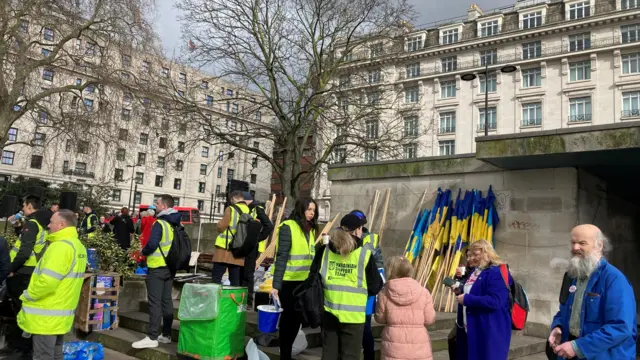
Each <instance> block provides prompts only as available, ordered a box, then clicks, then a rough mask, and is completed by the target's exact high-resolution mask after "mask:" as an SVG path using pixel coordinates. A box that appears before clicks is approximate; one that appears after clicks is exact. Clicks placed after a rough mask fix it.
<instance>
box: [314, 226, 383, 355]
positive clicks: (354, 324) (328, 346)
mask: <svg viewBox="0 0 640 360" xmlns="http://www.w3.org/2000/svg"><path fill="white" fill-rule="evenodd" d="M362 234H363V227H362V219H360V218H359V217H358V216H357V215H355V214H347V215H345V216H344V217H343V218H342V219H341V220H340V227H339V228H337V229H335V230H333V231H332V233H331V240H330V242H329V244H327V245H324V246H321V247H320V248H318V250H317V251H316V255H315V258H314V267H315V266H318V264H320V265H319V267H320V271H319V273H320V276H321V277H322V283H323V287H324V314H323V318H322V360H333V359H359V358H360V349H361V345H362V337H363V333H364V324H365V320H366V315H365V312H366V305H367V297H368V296H375V295H377V294H378V292H379V291H380V289H382V279H381V278H380V274H379V273H378V268H377V266H376V264H375V261H374V260H373V257H372V253H373V247H372V246H371V245H369V244H363V241H362ZM312 271H314V269H312ZM363 275H364V276H363Z"/></svg>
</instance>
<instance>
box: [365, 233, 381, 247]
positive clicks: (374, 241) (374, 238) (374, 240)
mask: <svg viewBox="0 0 640 360" xmlns="http://www.w3.org/2000/svg"><path fill="white" fill-rule="evenodd" d="M366 244H371V246H372V247H373V248H374V249H377V248H378V234H372V233H368V234H367V235H365V237H364V238H363V239H362V245H366Z"/></svg>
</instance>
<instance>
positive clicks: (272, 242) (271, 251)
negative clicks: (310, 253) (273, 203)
mask: <svg viewBox="0 0 640 360" xmlns="http://www.w3.org/2000/svg"><path fill="white" fill-rule="evenodd" d="M286 205H287V198H286V197H285V198H284V200H283V201H282V205H281V207H280V211H278V218H277V219H276V223H275V227H274V228H273V232H272V233H271V237H270V238H269V242H268V244H269V246H268V247H267V248H266V249H265V250H264V252H263V253H262V254H261V255H260V257H258V259H257V260H256V269H257V267H258V266H260V264H262V262H263V261H264V259H266V258H267V257H273V256H274V255H275V250H276V243H277V241H276V239H277V236H278V228H279V227H280V221H281V220H282V215H284V208H285V206H286Z"/></svg>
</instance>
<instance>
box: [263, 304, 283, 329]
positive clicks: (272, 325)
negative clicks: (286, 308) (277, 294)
mask: <svg viewBox="0 0 640 360" xmlns="http://www.w3.org/2000/svg"><path fill="white" fill-rule="evenodd" d="M280 313H282V308H276V307H275V306H273V305H260V306H258V331H260V332H262V333H265V334H270V333H274V332H276V331H278V321H280Z"/></svg>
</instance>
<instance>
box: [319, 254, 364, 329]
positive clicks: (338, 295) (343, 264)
mask: <svg viewBox="0 0 640 360" xmlns="http://www.w3.org/2000/svg"><path fill="white" fill-rule="evenodd" d="M370 259H371V248H370V246H363V247H359V248H357V249H355V250H354V251H352V252H351V253H350V254H349V255H347V256H344V257H343V256H342V255H340V254H336V253H334V252H333V251H331V250H329V248H328V247H327V248H325V250H324V254H323V255H322V265H321V266H320V275H321V276H322V285H323V287H324V309H325V311H328V312H330V313H331V314H333V315H334V316H335V317H337V318H338V320H339V321H340V322H341V323H343V324H363V323H364V321H365V313H366V310H367V297H368V293H367V279H366V277H365V269H366V267H367V264H368V263H369V261H370Z"/></svg>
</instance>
